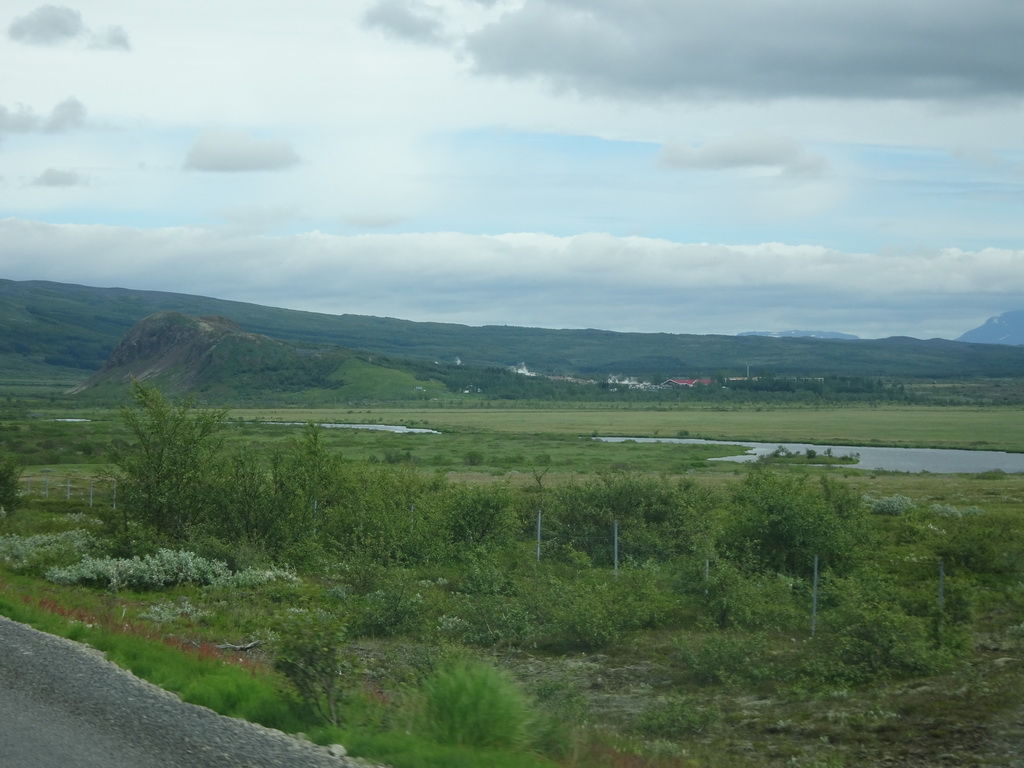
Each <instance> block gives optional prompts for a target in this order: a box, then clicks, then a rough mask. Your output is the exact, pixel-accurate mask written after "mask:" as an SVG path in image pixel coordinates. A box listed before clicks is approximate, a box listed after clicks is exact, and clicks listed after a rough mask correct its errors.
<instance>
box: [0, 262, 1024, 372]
mask: <svg viewBox="0 0 1024 768" xmlns="http://www.w3.org/2000/svg"><path fill="white" fill-rule="evenodd" d="M165 310H173V311H176V312H180V313H183V314H186V315H192V316H211V315H214V316H221V317H226V318H229V319H231V320H233V321H234V322H236V323H238V324H240V325H241V326H242V327H244V328H245V329H246V330H247V331H249V332H250V333H256V334H260V335H264V336H268V337H271V338H274V339H279V340H284V341H297V342H302V343H305V344H330V345H337V346H340V347H344V348H347V349H354V350H363V351H367V352H372V353H376V354H381V355H385V356H389V357H391V358H393V359H406V360H417V361H426V362H435V361H436V362H441V363H452V362H454V361H455V360H456V359H458V360H460V361H461V362H462V363H465V364H466V365H469V366H501V367H505V366H514V365H517V364H519V363H521V362H525V363H526V364H527V366H528V367H529V369H530V370H531V371H536V372H539V373H551V374H569V375H583V376H593V377H600V376H604V375H608V374H612V375H624V376H647V377H652V378H657V377H663V378H669V377H671V376H700V375H704V376H712V375H716V374H722V375H727V376H738V375H742V374H744V373H745V372H746V371H747V370H748V369H749V370H750V371H751V372H752V373H754V374H761V375H764V374H766V373H774V374H776V375H784V376H825V375H849V376H900V377H922V378H924V377H927V378H963V377H1009V376H1022V375H1024V348H1015V347H1009V346H1005V345H992V344H968V343H965V342H954V341H947V340H944V339H931V340H928V341H922V340H919V339H911V338H904V337H894V338H890V339H873V340H838V339H815V338H806V337H804V338H770V337H761V336H743V337H735V336H715V335H691V334H669V333H618V332H613V331H602V330H593V329H588V330H549V329H543V328H521V327H513V326H483V327H472V326H465V325H457V324H453V323H418V322H412V321H408V320H397V319H394V318H382V317H368V316H361V315H345V314H343V315H323V314H317V313H314V312H301V311H296V310H287V309H278V308H274V307H262V306H259V305H256V304H246V303H242V302H233V301H225V300H222V299H213V298H208V297H202V296H189V295H184V294H175V293H162V292H156V291H134V290H128V289H121V288H89V287H85V286H76V285H65V284H61V283H49V282H15V281H10V280H0V365H3V364H5V362H6V365H7V366H8V367H9V368H12V369H13V368H14V367H15V365H16V364H17V365H26V364H27V363H32V364H35V365H41V364H46V365H51V366H64V367H65V369H66V368H67V367H77V368H79V369H84V370H87V371H94V370H97V369H99V368H100V367H101V366H102V365H103V363H104V361H105V360H106V359H107V357H108V356H109V355H110V353H111V352H112V351H113V349H114V346H115V345H116V344H117V343H118V341H119V339H120V338H121V336H123V335H124V334H125V333H127V332H128V330H129V329H130V328H131V327H132V326H133V325H134V324H135V323H136V322H138V321H139V320H141V319H142V318H144V317H147V316H148V315H152V314H154V313H157V312H160V311H165Z"/></svg>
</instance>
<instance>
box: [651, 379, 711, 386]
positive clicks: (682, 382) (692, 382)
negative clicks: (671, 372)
mask: <svg viewBox="0 0 1024 768" xmlns="http://www.w3.org/2000/svg"><path fill="white" fill-rule="evenodd" d="M661 386H663V387H696V386H702V387H709V386H711V379H667V380H666V381H665V382H664V383H663V384H662V385H661Z"/></svg>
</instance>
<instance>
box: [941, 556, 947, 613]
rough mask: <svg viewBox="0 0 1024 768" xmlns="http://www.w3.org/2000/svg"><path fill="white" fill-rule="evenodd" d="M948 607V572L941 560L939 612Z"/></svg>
mask: <svg viewBox="0 0 1024 768" xmlns="http://www.w3.org/2000/svg"><path fill="white" fill-rule="evenodd" d="M945 605H946V571H945V567H944V565H943V563H942V561H941V560H939V610H940V611H941V610H942V609H943V608H944V607H945Z"/></svg>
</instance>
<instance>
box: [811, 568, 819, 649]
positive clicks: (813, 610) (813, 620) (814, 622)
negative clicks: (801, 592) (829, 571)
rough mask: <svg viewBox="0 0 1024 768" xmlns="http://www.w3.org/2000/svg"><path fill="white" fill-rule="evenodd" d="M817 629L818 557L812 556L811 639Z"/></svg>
mask: <svg viewBox="0 0 1024 768" xmlns="http://www.w3.org/2000/svg"><path fill="white" fill-rule="evenodd" d="M817 628H818V556H817V555H815V556H814V585H813V586H812V587H811V637H814V631H815V630H816V629H817Z"/></svg>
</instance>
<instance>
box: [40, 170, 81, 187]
mask: <svg viewBox="0 0 1024 768" xmlns="http://www.w3.org/2000/svg"><path fill="white" fill-rule="evenodd" d="M86 184H87V180H86V178H85V177H84V176H82V174H80V173H78V172H77V171H62V170H59V169H57V168H47V169H46V170H45V171H43V172H42V173H41V174H39V175H38V176H37V177H36V178H35V179H33V180H32V186H34V187H75V186H84V185H86Z"/></svg>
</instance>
